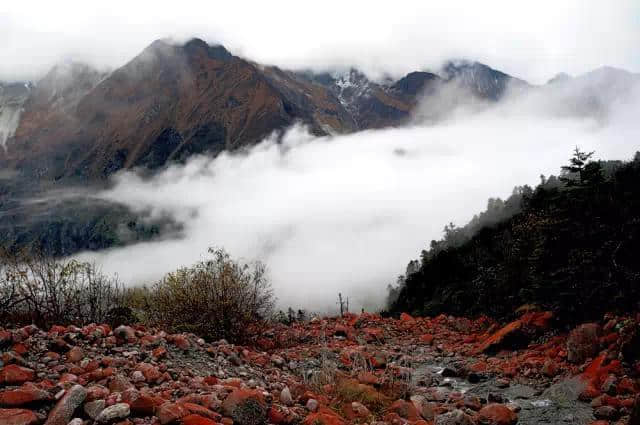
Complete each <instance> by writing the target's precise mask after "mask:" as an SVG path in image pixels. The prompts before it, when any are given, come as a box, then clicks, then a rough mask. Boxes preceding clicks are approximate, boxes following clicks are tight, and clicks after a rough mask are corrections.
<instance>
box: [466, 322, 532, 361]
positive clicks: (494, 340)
mask: <svg viewBox="0 0 640 425" xmlns="http://www.w3.org/2000/svg"><path fill="white" fill-rule="evenodd" d="M521 328H522V322H521V321H520V320H515V321H513V322H511V323H509V324H508V325H506V326H504V327H503V328H501V329H500V330H498V331H497V332H495V333H494V334H492V335H491V336H489V337H488V338H487V339H485V340H484V341H483V342H482V343H481V344H480V345H479V346H478V347H477V348H476V349H475V350H473V352H474V353H475V354H478V353H482V352H485V351H488V350H489V349H491V348H493V347H495V346H498V345H500V344H501V343H502V341H504V339H505V338H506V337H507V336H509V335H511V334H513V333H515V332H517V331H519V330H520V329H521Z"/></svg>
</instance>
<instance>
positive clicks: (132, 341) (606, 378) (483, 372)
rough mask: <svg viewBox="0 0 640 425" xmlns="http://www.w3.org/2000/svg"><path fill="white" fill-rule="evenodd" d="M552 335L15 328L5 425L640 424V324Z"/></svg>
mask: <svg viewBox="0 0 640 425" xmlns="http://www.w3.org/2000/svg"><path fill="white" fill-rule="evenodd" d="M551 321H552V316H551V315H550V314H549V313H545V312H539V313H528V314H526V315H524V316H522V317H521V318H520V319H519V320H518V321H515V322H512V323H510V324H508V325H507V326H505V327H503V328H500V327H499V326H497V325H496V324H495V323H493V322H491V321H489V320H487V319H484V318H481V319H478V320H475V321H472V320H469V319H464V318H454V317H446V316H439V317H436V318H413V317H411V316H408V315H406V314H404V315H402V316H401V318H400V319H399V320H397V319H382V318H380V317H379V316H376V315H372V314H366V313H365V314H362V315H359V316H356V315H347V316H346V317H344V318H332V319H318V318H314V319H313V320H311V321H310V322H308V323H294V324H292V325H273V327H271V328H268V329H265V330H264V331H263V332H261V333H260V336H259V337H257V339H256V340H255V342H254V343H252V344H250V345H247V346H238V345H233V344H229V343H227V342H226V341H224V340H221V341H205V340H203V339H201V338H198V337H197V336H195V335H193V334H167V333H166V332H163V331H161V330H159V329H148V328H144V327H142V326H133V327H130V326H118V327H116V328H115V329H112V328H111V327H110V326H109V325H104V324H103V325H96V324H90V325H86V326H84V327H75V326H53V327H52V328H51V329H38V328H37V327H35V326H33V325H32V326H27V327H23V328H17V329H6V330H2V329H0V350H1V351H2V357H1V358H2V360H1V363H0V423H1V424H3V425H37V424H40V423H44V424H45V425H67V424H73V425H83V424H84V425H89V424H119V425H131V424H138V425H142V424H161V425H168V424H176V425H177V424H182V425H216V424H224V425H259V424H277V425H293V424H303V425H346V424H362V423H375V424H378V425H433V424H435V425H449V424H459V425H482V424H484V425H487V424H488V425H513V424H516V423H518V424H521V425H535V424H559V423H563V424H584V425H587V424H592V425H595V424H597V425H606V424H614V423H615V424H620V425H622V424H630V425H637V424H638V423H640V422H639V421H640V398H638V397H637V394H638V390H639V385H638V384H639V383H638V374H639V373H640V369H638V367H639V365H638V363H637V357H636V358H635V364H634V363H633V360H631V361H629V360H628V357H626V356H627V355H631V356H633V355H635V354H634V352H627V351H626V350H627V349H628V348H629V344H630V343H632V342H633V341H634V338H635V339H636V340H637V339H638V335H639V334H638V332H639V330H638V318H631V317H614V316H609V317H607V318H605V320H604V321H603V322H602V324H598V323H590V324H585V325H582V326H579V327H577V328H576V329H574V330H572V331H571V332H570V333H569V334H565V333H560V334H556V332H554V331H553V330H552V328H551V327H550V323H551ZM636 344H637V342H636ZM637 348H638V347H637V345H636V346H635V349H636V350H637ZM636 353H637V352H636ZM596 419H597V421H596Z"/></svg>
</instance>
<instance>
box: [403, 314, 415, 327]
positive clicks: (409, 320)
mask: <svg viewBox="0 0 640 425" xmlns="http://www.w3.org/2000/svg"><path fill="white" fill-rule="evenodd" d="M400 321H402V322H404V323H407V324H414V323H415V322H416V319H414V318H413V317H411V316H410V315H409V314H407V313H402V314H401V315H400Z"/></svg>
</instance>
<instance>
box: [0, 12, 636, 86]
mask: <svg viewBox="0 0 640 425" xmlns="http://www.w3.org/2000/svg"><path fill="white" fill-rule="evenodd" d="M638 19H640V5H639V3H638V1H637V0H615V1H601V0H563V1H562V2H558V1H555V0H537V1H517V2H515V1H511V0H484V1H464V0H449V1H445V2H434V1H430V2H425V1H418V0H401V1H393V2H390V1H385V2H361V1H352V2H349V1H341V0H325V1H323V2H319V3H313V4H311V3H303V2H299V1H294V0H278V1H270V2H256V1H254V2H243V1H232V2H224V1H213V2H211V1H208V2H207V1H202V0H183V1H180V2H158V1H150V0H138V1H128V0H111V1H109V2H90V3H88V2H86V1H81V0H63V1H62V2H52V1H45V0H22V1H19V2H17V1H3V2H0V80H2V79H10V80H12V79H33V78H36V79H37V78H38V77H40V76H42V75H43V74H44V73H46V72H47V71H48V69H49V68H51V66H52V65H54V64H55V63H56V62H59V61H60V60H62V59H75V60H80V61H87V62H88V63H90V64H92V65H95V66H98V67H101V68H102V67H107V68H113V67H118V66H121V65H123V64H124V63H126V62H127V61H129V60H130V59H131V58H133V57H134V56H135V55H137V54H138V53H139V52H140V51H141V50H142V49H143V48H144V47H146V46H147V45H148V44H150V43H151V42H152V41H153V40H155V39H159V38H165V37H174V38H178V39H185V38H188V37H193V36H198V37H201V38H204V39H206V40H207V41H209V42H219V43H223V44H225V45H226V46H227V47H228V48H229V49H231V50H232V51H233V52H234V53H235V54H239V55H242V56H246V57H248V58H250V59H252V60H256V61H258V62H261V63H271V64H275V65H279V66H283V67H288V68H290V67H293V68H300V67H313V68H322V67H331V66H340V65H342V66H345V65H346V66H351V65H354V66H358V67H360V68H362V69H363V70H365V71H367V73H371V74H375V73H386V72H390V73H392V74H396V75H401V74H405V73H407V72H410V71H414V70H416V69H420V68H422V67H427V68H431V69H435V68H437V67H438V66H439V65H441V63H442V61H444V60H449V59H452V58H459V57H465V58H469V59H474V60H479V61H482V62H485V63H487V64H489V65H492V66H494V67H496V68H499V69H501V70H503V71H505V72H508V73H510V74H512V75H515V76H518V77H520V78H525V79H527V80H529V81H532V82H544V81H546V80H547V79H548V78H551V77H552V76H553V75H554V74H555V73H557V72H560V71H565V72H568V73H571V74H580V73H584V72H587V71H589V70H591V69H594V68H596V67H599V66H602V65H611V66H617V67H622V68H627V69H629V70H632V71H638V70H640V59H639V58H638V54H637V50H638V45H640V27H639V26H638Z"/></svg>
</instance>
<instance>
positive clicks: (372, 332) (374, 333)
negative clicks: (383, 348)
mask: <svg viewBox="0 0 640 425" xmlns="http://www.w3.org/2000/svg"><path fill="white" fill-rule="evenodd" d="M362 331H363V332H364V333H365V336H366V339H367V341H368V342H373V341H377V342H384V329H382V328H364V329H363V330H362Z"/></svg>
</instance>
